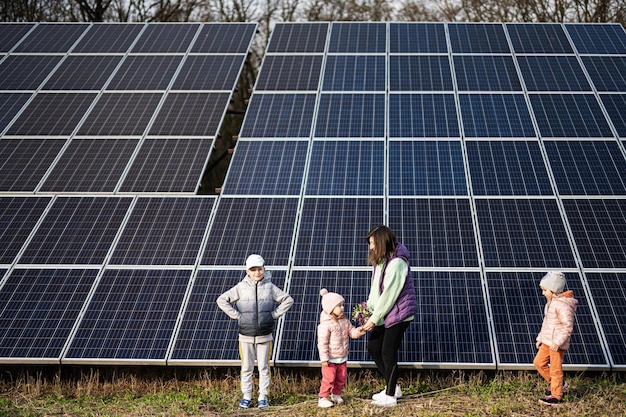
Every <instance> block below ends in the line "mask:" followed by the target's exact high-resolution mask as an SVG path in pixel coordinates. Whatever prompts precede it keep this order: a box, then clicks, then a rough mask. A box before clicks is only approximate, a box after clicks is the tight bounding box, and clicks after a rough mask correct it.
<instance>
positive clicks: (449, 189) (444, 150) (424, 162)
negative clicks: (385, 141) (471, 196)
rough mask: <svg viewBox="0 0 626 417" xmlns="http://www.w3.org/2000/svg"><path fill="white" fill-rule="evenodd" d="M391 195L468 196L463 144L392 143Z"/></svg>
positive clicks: (432, 142) (428, 142) (446, 142)
mask: <svg viewBox="0 0 626 417" xmlns="http://www.w3.org/2000/svg"><path fill="white" fill-rule="evenodd" d="M389 195H390V196H412V195H421V196H438V195H467V184H466V180H465V170H464V165H463V153H462V150H461V143H460V142H458V141H441V142H434V141H393V142H389Z"/></svg>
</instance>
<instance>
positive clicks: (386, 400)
mask: <svg viewBox="0 0 626 417" xmlns="http://www.w3.org/2000/svg"><path fill="white" fill-rule="evenodd" d="M397 404H398V400H397V399H396V397H392V396H390V395H387V394H385V395H384V397H381V398H379V399H377V400H374V401H372V405H377V406H379V407H395V406H396V405H397Z"/></svg>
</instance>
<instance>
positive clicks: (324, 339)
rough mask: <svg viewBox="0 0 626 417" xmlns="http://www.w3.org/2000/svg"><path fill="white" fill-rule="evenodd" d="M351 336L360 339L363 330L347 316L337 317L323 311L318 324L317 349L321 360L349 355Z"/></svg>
mask: <svg viewBox="0 0 626 417" xmlns="http://www.w3.org/2000/svg"><path fill="white" fill-rule="evenodd" d="M350 337H351V338H353V339H358V338H359V337H361V332H359V330H358V329H357V328H356V327H354V326H353V325H352V323H350V321H349V320H348V319H347V318H346V317H343V318H341V319H335V318H333V317H332V316H331V315H330V314H328V313H326V312H324V311H322V314H321V315H320V324H319V325H318V326H317V349H318V350H319V352H320V362H328V360H329V359H339V358H344V357H347V356H348V352H349V349H348V343H349V341H350V339H349V338H350Z"/></svg>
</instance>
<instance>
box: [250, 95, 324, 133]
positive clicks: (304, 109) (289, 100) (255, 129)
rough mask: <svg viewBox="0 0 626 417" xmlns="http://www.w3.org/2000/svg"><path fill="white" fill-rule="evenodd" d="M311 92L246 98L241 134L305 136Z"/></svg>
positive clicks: (310, 113)
mask: <svg viewBox="0 0 626 417" xmlns="http://www.w3.org/2000/svg"><path fill="white" fill-rule="evenodd" d="M314 106H315V95H314V94H257V95H255V96H254V98H253V99H251V100H250V107H248V109H247V111H246V118H245V123H244V124H243V126H242V127H241V136H243V137H257V138H264V137H279V138H284V137H288V138H297V137H309V135H310V133H311V123H312V121H311V119H312V116H313V111H314V109H315V107H314Z"/></svg>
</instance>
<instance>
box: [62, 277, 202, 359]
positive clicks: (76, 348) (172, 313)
mask: <svg viewBox="0 0 626 417" xmlns="http://www.w3.org/2000/svg"><path fill="white" fill-rule="evenodd" d="M190 276H191V271H179V270H113V269H109V270H106V271H105V272H104V275H103V276H102V278H100V281H99V283H98V287H97V288H96V291H95V293H94V295H93V297H92V298H91V300H90V302H89V305H88V307H87V310H86V311H85V313H84V317H83V318H82V320H81V322H80V325H79V327H78V329H77V331H76V334H75V335H74V337H73V339H72V343H71V344H70V348H69V349H68V351H67V353H66V355H65V358H66V359H96V360H97V359H117V360H132V359H139V360H141V361H143V362H145V361H150V360H152V361H156V362H162V363H165V359H166V353H167V349H168V347H169V344H170V339H171V337H172V335H173V332H174V326H175V325H176V318H177V317H178V312H179V311H180V308H181V305H182V302H183V297H184V295H185V290H186V289H187V285H188V283H189V280H190Z"/></svg>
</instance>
